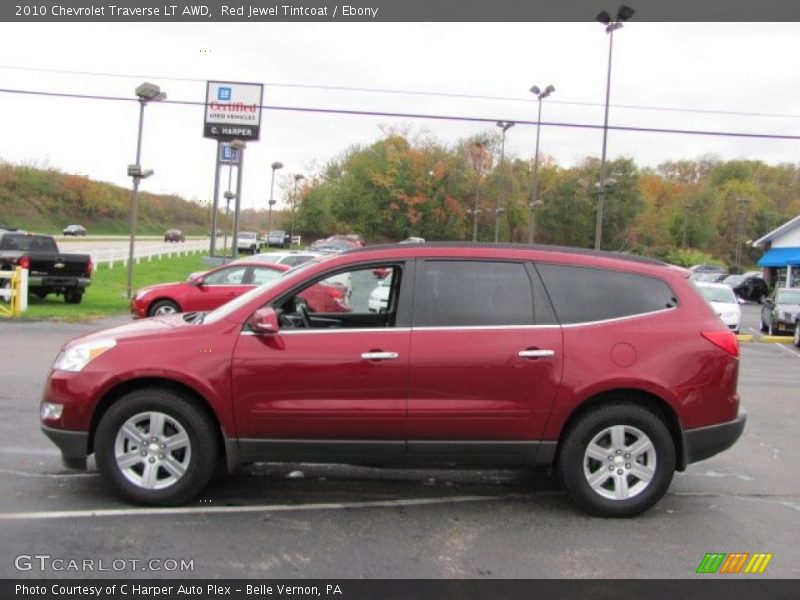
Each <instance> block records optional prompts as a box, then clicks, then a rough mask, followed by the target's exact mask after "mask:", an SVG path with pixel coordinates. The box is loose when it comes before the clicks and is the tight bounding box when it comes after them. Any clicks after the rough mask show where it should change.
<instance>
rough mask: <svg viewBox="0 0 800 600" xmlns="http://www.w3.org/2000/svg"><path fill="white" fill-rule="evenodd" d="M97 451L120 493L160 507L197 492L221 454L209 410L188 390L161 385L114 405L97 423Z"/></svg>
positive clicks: (98, 459)
mask: <svg viewBox="0 0 800 600" xmlns="http://www.w3.org/2000/svg"><path fill="white" fill-rule="evenodd" d="M151 429H152V432H151ZM139 435H141V436H142V437H141V438H139V437H138V436H139ZM151 435H152V437H150V436H151ZM153 440H155V441H153ZM145 443H146V444H147V445H146V446H145V445H144V444H145ZM170 446H174V448H172V449H170ZM94 452H95V461H96V462H97V468H98V470H99V471H100V474H101V475H102V476H103V478H104V479H105V480H106V481H107V482H109V483H110V484H111V485H112V487H113V488H114V491H115V492H116V493H117V494H119V495H120V496H122V497H123V498H124V499H126V500H128V501H130V502H135V503H137V504H148V505H155V506H174V505H177V504H184V503H186V502H188V501H189V500H191V499H192V498H193V497H195V496H196V495H197V494H198V493H199V492H200V490H202V489H203V488H204V487H205V486H206V484H207V483H208V482H209V480H210V479H211V477H212V475H213V474H214V472H215V470H216V467H217V463H218V461H219V457H220V450H219V443H218V440H217V434H216V430H215V424H214V423H213V422H212V420H211V419H210V418H209V417H208V416H207V415H206V413H205V412H203V411H202V410H201V409H200V408H199V407H198V406H196V405H195V404H194V403H193V402H192V401H191V400H189V399H188V398H187V397H186V396H184V395H183V394H181V393H179V392H175V391H172V390H169V389H165V388H158V387H152V388H143V389H140V390H135V391H133V392H129V393H127V394H125V395H124V396H122V397H121V398H119V399H118V400H117V401H116V402H115V403H114V404H112V405H111V408H109V409H108V411H106V413H105V414H104V415H103V417H102V419H101V420H100V423H99V424H98V426H97V434H96V435H95V442H94ZM141 453H144V455H142V454H141ZM118 457H119V458H118Z"/></svg>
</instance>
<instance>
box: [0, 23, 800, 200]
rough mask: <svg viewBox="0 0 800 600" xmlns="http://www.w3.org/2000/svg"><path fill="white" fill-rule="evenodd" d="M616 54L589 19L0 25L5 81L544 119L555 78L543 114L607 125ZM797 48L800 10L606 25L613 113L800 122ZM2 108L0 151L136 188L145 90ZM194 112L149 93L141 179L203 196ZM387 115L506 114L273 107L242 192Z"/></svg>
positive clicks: (649, 145) (572, 134)
mask: <svg viewBox="0 0 800 600" xmlns="http://www.w3.org/2000/svg"><path fill="white" fill-rule="evenodd" d="M607 52H608V36H607V35H606V34H605V33H604V31H603V28H602V27H601V26H600V25H599V24H597V23H594V22H587V23H565V24H557V23H475V24H473V23H354V24H345V23H319V24H314V23H231V24H225V23H215V24H193V23H183V24H163V23H159V24H145V23H141V24H51V23H50V24H34V23H13V24H12V23H0V57H1V58H0V88H4V89H22V90H37V91H46V92H68V93H87V94H101V95H110V96H129V97H133V90H134V88H135V87H136V86H137V85H138V84H139V83H141V82H142V81H150V82H152V83H155V84H158V85H160V86H161V87H162V89H163V90H165V91H166V92H167V95H168V98H169V99H170V100H188V101H203V99H204V94H205V81H206V80H209V79H210V80H233V81H243V82H257V83H264V84H266V86H265V90H264V103H265V104H266V105H277V106H297V107H320V108H337V109H357V110H370V111H389V112H404V113H424V114H442V115H453V116H465V117H485V118H489V119H505V120H535V117H536V103H535V101H534V100H533V96H532V95H531V94H530V93H529V92H528V89H529V88H530V86H531V85H532V84H534V83H536V84H538V85H539V86H540V87H542V88H544V86H546V85H547V84H550V83H552V84H553V85H555V87H556V92H555V93H554V94H553V95H552V96H551V98H548V99H547V100H545V105H544V111H543V116H542V120H543V121H544V122H548V121H552V122H576V123H593V124H597V125H602V121H603V102H604V98H605V80H606V61H607ZM798 56H800V24H798V23H779V24H769V23H765V24H748V23H744V24H742V23H721V24H714V23H697V24H695V23H641V22H636V21H635V20H634V21H632V22H630V23H628V24H626V25H625V27H624V28H623V29H622V30H620V31H618V32H617V33H616V34H615V37H614V65H613V74H612V86H611V104H612V108H611V113H610V124H612V125H626V126H642V127H659V128H676V129H702V130H718V131H730V132H750V133H769V134H780V135H787V134H788V135H796V134H800V78H798V77H797V75H796V66H795V62H796V61H797V57H798ZM12 67H18V68H12ZM25 69H28V70H25ZM31 69H45V70H53V71H82V72H95V73H106V74H112V73H113V74H118V75H121V76H116V77H112V76H88V75H87V76H84V75H76V74H67V73H56V72H47V71H36V70H31ZM275 84H281V85H275ZM297 86H334V87H349V88H373V89H375V88H377V89H391V90H398V91H399V90H405V91H412V92H431V93H442V94H460V95H464V96H476V98H467V97H452V96H435V95H421V94H400V93H384V92H381V93H378V92H366V91H344V90H338V91H337V90H332V89H314V88H313V87H297ZM487 96H491V97H497V98H499V99H492V98H486V97H487ZM479 97H483V98H479ZM620 105H627V106H637V107H660V108H662V109H663V108H669V109H692V110H696V111H703V112H687V111H683V110H650V109H644V108H625V107H623V106H620ZM710 111H723V112H728V113H736V112H738V113H759V114H762V115H775V116H755V115H752V114H744V115H735V114H716V113H714V112H710ZM0 114H2V129H0V131H1V133H0V159H2V160H5V161H9V162H14V163H28V164H38V165H46V166H51V167H54V168H57V169H60V170H63V171H67V172H72V173H81V174H85V175H88V176H90V177H92V178H94V179H100V180H104V181H110V182H113V183H116V184H119V185H123V186H129V185H130V179H129V178H128V177H127V176H126V174H125V171H126V166H127V165H128V164H130V163H133V162H134V156H135V143H136V127H137V119H138V107H137V105H136V104H135V103H132V102H131V103H127V102H108V101H96V100H76V99H66V98H53V97H44V96H41V97H39V96H29V95H25V96H22V95H17V94H9V93H0ZM202 121H203V109H202V107H199V106H185V105H179V104H169V103H163V104H151V105H150V106H148V107H147V110H146V116H145V129H144V147H143V154H142V165H143V166H144V167H146V168H152V169H154V170H155V175H154V176H153V177H152V178H151V179H149V180H146V181H145V182H144V183H143V184H142V189H143V190H146V191H153V192H166V193H176V194H180V195H182V196H184V197H186V198H189V199H192V198H194V199H197V200H206V199H209V198H210V197H211V195H212V190H213V175H214V151H215V146H216V144H215V142H213V141H211V140H207V139H204V138H203V137H202ZM392 125H401V126H402V125H406V126H408V127H410V129H411V131H412V132H428V133H430V134H432V135H434V136H435V137H437V138H438V139H440V140H441V141H443V142H446V143H454V142H455V141H457V140H458V139H459V138H463V137H467V136H470V135H474V134H477V133H481V132H485V131H491V130H493V129H496V128H495V127H493V126H492V125H491V124H487V125H483V124H480V123H468V122H444V121H430V120H416V119H392V118H388V117H363V116H337V115H329V114H313V113H298V112H286V111H265V112H264V114H263V116H262V130H261V131H262V133H261V141H259V142H257V143H252V144H250V145H249V146H248V149H247V154H246V159H245V169H244V190H243V194H242V200H243V206H244V207H260V208H264V207H266V201H267V199H268V198H269V176H270V168H269V165H270V163H272V162H273V161H276V160H280V161H281V162H283V163H284V165H285V169H284V170H283V171H282V172H280V173H281V175H282V176H283V178H284V179H285V181H288V180H290V179H291V176H292V175H293V174H295V173H303V174H305V175H306V176H309V175H312V174H313V173H315V172H319V170H320V169H321V168H322V167H323V166H324V164H325V163H326V162H327V161H329V160H331V159H333V158H336V157H337V156H340V155H341V153H342V152H343V151H344V150H345V149H346V148H347V147H349V146H351V145H353V144H362V145H366V144H369V143H371V142H373V141H375V140H377V139H379V138H380V137H381V135H382V133H381V127H382V126H384V127H385V126H392ZM601 141H602V132H601V131H600V130H584V129H574V128H563V127H558V128H556V127H543V128H542V138H541V151H542V152H543V153H545V154H549V155H552V156H553V157H555V159H556V160H557V162H558V163H559V164H561V165H563V166H570V165H573V164H575V163H576V162H578V161H580V160H581V159H583V158H584V157H586V156H599V155H600V147H601ZM534 142H535V127H533V126H522V125H519V126H517V127H514V128H513V129H511V130H509V132H508V137H507V146H506V147H507V152H508V153H510V154H511V155H515V156H518V157H522V158H531V157H532V156H533V151H534ZM608 153H609V157H610V158H612V159H613V158H616V157H620V156H626V157H631V158H633V159H634V160H635V161H636V162H637V164H639V165H652V166H655V165H657V164H659V163H661V162H663V161H665V160H677V159H684V158H687V159H692V158H697V157H699V156H702V155H705V154H709V153H711V154H716V155H718V156H719V157H721V158H723V159H730V158H747V159H754V160H763V161H766V162H769V163H773V164H774V163H780V162H800V141H786V140H753V139H745V138H728V137H710V136H687V135H675V134H661V133H632V132H615V131H611V132H610V133H609V141H608ZM277 195H278V194H277V186H276V196H277Z"/></svg>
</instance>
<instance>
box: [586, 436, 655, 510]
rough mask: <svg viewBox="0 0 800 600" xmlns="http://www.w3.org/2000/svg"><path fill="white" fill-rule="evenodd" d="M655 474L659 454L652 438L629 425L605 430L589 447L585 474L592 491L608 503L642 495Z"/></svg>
mask: <svg viewBox="0 0 800 600" xmlns="http://www.w3.org/2000/svg"><path fill="white" fill-rule="evenodd" d="M655 472H656V450H655V446H654V445H653V442H652V441H651V440H650V438H649V437H648V436H647V435H646V434H645V433H644V432H643V431H641V430H640V429H637V428H636V427H632V426H630V425H613V426H611V427H607V428H605V429H603V430H602V431H601V432H600V433H598V434H597V435H595V436H594V438H592V440H591V442H589V444H588V445H587V446H586V450H585V452H584V456H583V474H584V477H585V478H586V481H587V483H588V484H589V486H590V487H591V488H592V490H593V491H594V492H595V493H596V494H598V495H599V496H601V497H603V498H607V499H609V500H627V499H628V498H633V497H634V496H638V495H639V494H641V493H642V492H643V491H644V490H645V489H646V488H647V487H648V486H649V485H650V482H651V481H652V480H653V477H654V476H655Z"/></svg>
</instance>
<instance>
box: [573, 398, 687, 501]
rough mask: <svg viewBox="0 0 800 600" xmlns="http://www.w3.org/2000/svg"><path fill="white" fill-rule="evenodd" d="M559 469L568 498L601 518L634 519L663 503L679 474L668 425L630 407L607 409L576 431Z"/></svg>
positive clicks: (577, 426)
mask: <svg viewBox="0 0 800 600" xmlns="http://www.w3.org/2000/svg"><path fill="white" fill-rule="evenodd" d="M558 468H559V472H560V474H561V480H562V482H563V483H564V486H565V488H566V490H567V493H568V495H569V496H570V498H572V500H573V501H574V502H575V503H576V504H578V506H580V507H581V508H582V509H583V510H585V511H586V512H588V513H590V514H593V515H597V516H600V517H632V516H635V515H638V514H640V513H642V512H644V511H646V510H647V509H649V508H650V507H652V506H653V505H654V504H656V502H658V501H659V500H660V499H661V498H662V497H663V496H664V494H665V493H666V492H667V489H668V488H669V485H670V483H671V481H672V475H673V473H674V472H675V445H674V443H673V441H672V436H671V435H670V433H669V430H668V429H667V427H666V425H665V424H664V421H663V420H662V419H661V418H660V417H659V416H657V415H656V414H654V413H653V412H651V411H649V410H647V409H645V408H643V407H641V406H638V405H635V404H630V403H618V404H609V405H605V406H601V407H599V408H596V409H593V410H591V411H590V412H587V413H586V414H584V415H582V416H581V417H579V418H578V420H577V421H576V422H575V423H574V424H573V425H572V427H570V429H569V431H568V432H567V434H566V436H565V438H564V440H563V442H562V446H561V449H560V453H559V460H558Z"/></svg>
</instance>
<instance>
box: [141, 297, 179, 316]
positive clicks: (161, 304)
mask: <svg viewBox="0 0 800 600" xmlns="http://www.w3.org/2000/svg"><path fill="white" fill-rule="evenodd" d="M179 312H181V309H180V307H179V306H178V305H177V304H175V303H174V302H173V301H172V300H159V301H158V302H153V305H152V306H151V307H150V310H148V311H147V316H148V317H166V316H168V315H174V314H177V313H179Z"/></svg>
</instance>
